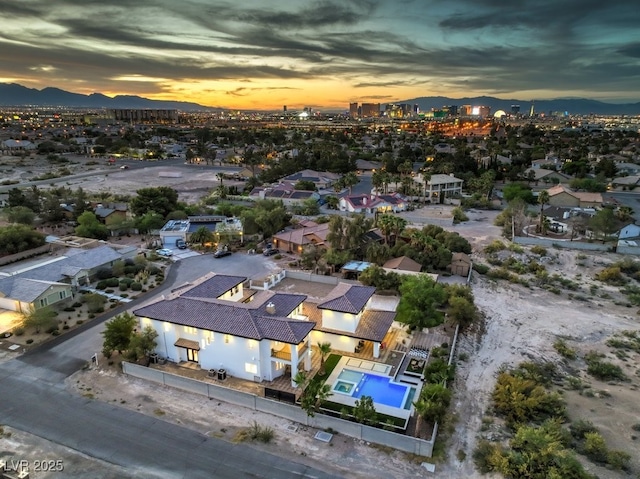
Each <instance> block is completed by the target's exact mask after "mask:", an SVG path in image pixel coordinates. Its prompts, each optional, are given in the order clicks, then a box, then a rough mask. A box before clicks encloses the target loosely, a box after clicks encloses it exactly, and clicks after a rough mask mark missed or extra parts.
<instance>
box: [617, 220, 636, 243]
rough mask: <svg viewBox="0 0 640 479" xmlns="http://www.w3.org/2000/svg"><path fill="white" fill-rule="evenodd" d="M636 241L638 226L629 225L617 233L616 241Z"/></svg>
mask: <svg viewBox="0 0 640 479" xmlns="http://www.w3.org/2000/svg"><path fill="white" fill-rule="evenodd" d="M631 238H633V239H638V238H640V226H638V225H636V224H633V223H630V224H628V225H626V226H624V227H622V228H621V229H620V231H619V232H618V239H621V240H625V239H631Z"/></svg>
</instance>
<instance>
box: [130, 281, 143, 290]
mask: <svg viewBox="0 0 640 479" xmlns="http://www.w3.org/2000/svg"><path fill="white" fill-rule="evenodd" d="M131 289H132V290H133V291H142V285H141V284H140V283H138V282H137V281H134V282H133V283H131Z"/></svg>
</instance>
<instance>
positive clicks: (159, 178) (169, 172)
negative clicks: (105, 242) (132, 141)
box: [0, 155, 244, 202]
mask: <svg viewBox="0 0 640 479" xmlns="http://www.w3.org/2000/svg"><path fill="white" fill-rule="evenodd" d="M63 156H64V157H65V158H66V159H68V160H69V162H68V163H62V164H53V165H52V164H50V163H49V162H48V161H47V159H46V157H43V156H39V155H33V156H31V157H27V158H25V159H21V158H19V157H15V156H2V157H0V176H2V178H3V179H4V180H6V181H14V182H16V186H19V183H21V182H26V181H33V180H36V179H39V178H41V177H42V175H44V174H47V173H54V174H57V173H59V172H60V171H62V170H63V169H66V170H68V172H69V173H71V175H82V174H85V173H91V172H94V173H95V175H93V176H87V177H81V178H72V177H68V178H67V177H61V178H58V179H53V180H51V183H54V182H55V183H56V184H58V185H64V186H65V187H67V188H71V189H77V188H82V189H83V190H85V191H87V192H91V193H113V194H132V193H135V191H136V190H137V189H139V188H141V187H143V186H154V187H158V186H170V187H172V188H173V189H175V190H176V191H177V192H178V195H179V198H180V201H185V202H196V201H198V200H199V199H200V198H202V197H204V196H207V195H208V194H209V193H210V192H211V191H212V190H213V189H214V188H215V187H216V186H218V185H220V180H219V179H218V178H217V176H216V174H217V173H218V172H219V171H221V170H220V169H216V170H212V169H211V168H208V167H205V166H202V165H184V164H183V163H182V162H177V161H176V160H172V161H171V162H169V163H168V162H151V161H144V162H141V163H142V164H144V167H143V168H139V167H138V165H137V164H136V165H135V166H136V167H135V168H130V169H126V170H122V169H120V168H119V166H118V164H117V163H116V164H115V165H112V166H110V165H109V164H108V163H107V161H106V159H105V158H89V157H86V156H82V155H63ZM229 172H231V170H229ZM49 184H50V183H48V182H47V183H46V184H44V185H41V186H39V188H47V187H48V186H49ZM224 184H225V185H226V186H234V185H235V186H238V187H239V188H243V187H244V183H243V182H238V181H231V180H224Z"/></svg>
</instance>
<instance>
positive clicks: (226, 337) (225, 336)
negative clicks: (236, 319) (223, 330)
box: [224, 334, 231, 343]
mask: <svg viewBox="0 0 640 479" xmlns="http://www.w3.org/2000/svg"><path fill="white" fill-rule="evenodd" d="M229 341H231V336H229V335H228V334H225V335H224V342H225V343H228V342H229Z"/></svg>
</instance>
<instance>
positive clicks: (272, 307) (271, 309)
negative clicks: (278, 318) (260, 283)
mask: <svg viewBox="0 0 640 479" xmlns="http://www.w3.org/2000/svg"><path fill="white" fill-rule="evenodd" d="M267 313H269V314H276V305H275V304H273V303H272V302H271V301H269V302H268V303H267Z"/></svg>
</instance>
